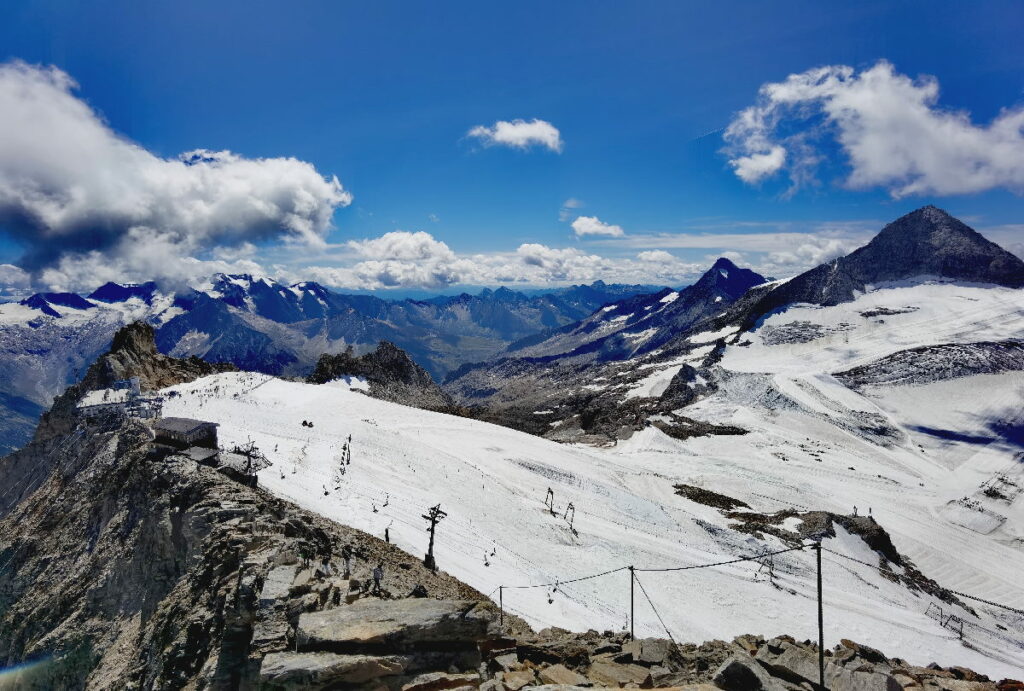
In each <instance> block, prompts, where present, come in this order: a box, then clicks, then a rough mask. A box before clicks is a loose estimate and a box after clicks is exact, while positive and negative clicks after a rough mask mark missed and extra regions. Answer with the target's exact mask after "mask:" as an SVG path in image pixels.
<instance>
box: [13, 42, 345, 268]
mask: <svg viewBox="0 0 1024 691" xmlns="http://www.w3.org/2000/svg"><path fill="white" fill-rule="evenodd" d="M76 88H77V85H76V84H75V82H74V81H73V80H72V78H71V77H70V76H69V75H68V74H66V73H65V72H63V71H61V70H59V69H57V68H54V67H38V66H32V65H27V64H25V63H20V62H12V63H6V64H3V65H0V223H2V225H3V227H4V228H5V229H6V230H7V232H8V233H10V234H12V235H13V236H14V237H15V239H16V240H17V241H18V242H19V243H20V244H23V245H24V246H25V247H26V248H27V253H26V255H25V257H24V259H23V260H22V261H21V265H22V268H24V269H25V270H27V271H29V272H31V273H33V274H34V275H35V276H36V277H37V278H38V279H39V280H40V281H41V282H42V283H45V284H48V285H50V286H52V287H54V288H61V287H68V288H70V287H73V286H79V285H82V284H83V282H85V281H88V282H89V283H96V282H97V281H99V282H102V281H103V280H106V279H115V278H123V277H124V276H125V275H137V276H150V277H152V278H158V279H164V280H186V279H188V278H191V277H195V276H197V275H200V274H209V273H210V270H211V269H216V268H217V267H220V266H226V265H227V264H228V262H224V261H217V260H213V261H201V260H199V259H197V258H196V257H198V256H202V255H203V254H204V253H208V252H213V251H215V250H217V249H219V248H230V247H235V246H240V245H243V244H245V243H262V242H268V241H283V242H288V243H302V244H312V245H316V244H322V243H323V242H324V238H325V236H326V235H327V233H328V231H329V230H330V229H331V218H332V215H333V213H334V210H335V209H336V208H338V207H340V206H347V205H348V204H349V203H351V201H352V195H351V194H349V193H348V192H347V191H346V190H345V189H344V188H343V187H342V185H341V183H340V182H339V181H338V179H337V178H336V177H325V176H323V175H321V174H320V173H319V172H317V170H316V169H315V168H314V167H313V166H312V165H311V164H309V163H306V162H303V161H299V160H297V159H294V158H263V159H249V158H245V157H243V156H239V155H237V154H233V153H231V152H229V151H206V150H201V149H200V150H196V151H190V152H186V153H184V154H182V155H181V156H179V157H178V158H174V159H166V158H161V157H159V156H156V155H154V154H153V153H151V152H149V151H147V150H146V149H144V148H143V147H141V146H139V145H138V144H135V143H133V142H131V141H128V140H127V139H125V138H124V137H122V136H120V135H118V134H117V133H116V132H114V131H113V130H112V129H111V128H110V127H109V126H108V125H107V123H106V122H104V120H103V119H102V117H101V116H100V115H99V114H98V113H97V112H96V111H94V110H93V109H92V108H91V107H90V106H89V105H88V104H87V103H86V102H85V101H83V100H81V99H80V98H78V97H77V96H76V95H75V90H76Z"/></svg>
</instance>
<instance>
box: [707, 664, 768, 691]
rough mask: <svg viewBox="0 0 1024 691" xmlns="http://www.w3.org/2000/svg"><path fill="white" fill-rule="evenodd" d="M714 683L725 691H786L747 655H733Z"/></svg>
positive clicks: (720, 670)
mask: <svg viewBox="0 0 1024 691" xmlns="http://www.w3.org/2000/svg"><path fill="white" fill-rule="evenodd" d="M713 681H714V682H715V684H716V685H717V686H718V688H720V689H724V691H785V687H783V686H782V684H781V683H779V682H778V681H776V680H775V679H772V677H771V675H769V674H768V672H766V671H765V669H764V667H762V666H761V665H759V664H758V663H757V662H755V661H754V660H752V659H751V658H750V657H747V656H746V655H733V656H732V657H730V658H729V659H728V660H726V661H725V662H724V663H722V666H721V667H719V668H718V671H716V672H715V675H714V677H713Z"/></svg>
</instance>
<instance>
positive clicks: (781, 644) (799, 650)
mask: <svg viewBox="0 0 1024 691" xmlns="http://www.w3.org/2000/svg"><path fill="white" fill-rule="evenodd" d="M755 659H756V660H757V661H758V662H760V663H761V664H762V665H763V666H764V667H765V669H767V670H768V671H769V672H770V673H771V674H772V676H776V677H779V678H781V679H785V680H786V681H791V682H793V683H796V684H799V683H800V682H802V681H809V682H811V683H817V682H818V652H817V650H812V649H810V648H803V647H801V646H798V645H796V644H795V643H791V642H789V641H786V640H779V639H773V640H772V641H770V642H769V643H768V645H766V646H764V647H763V648H761V649H760V650H758V651H757V656H756V657H755Z"/></svg>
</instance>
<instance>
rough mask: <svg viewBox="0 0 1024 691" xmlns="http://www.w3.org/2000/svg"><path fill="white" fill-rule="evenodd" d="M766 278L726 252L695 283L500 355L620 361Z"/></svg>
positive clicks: (611, 309) (619, 305) (613, 308)
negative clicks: (590, 357)
mask: <svg viewBox="0 0 1024 691" xmlns="http://www.w3.org/2000/svg"><path fill="white" fill-rule="evenodd" d="M764 281H765V279H764V277H763V276H761V275H760V274H757V273H755V272H753V271H751V270H750V269H741V268H739V267H738V266H736V265H735V264H733V263H732V262H731V261H729V260H728V259H726V258H725V257H722V258H721V259H719V260H718V261H716V262H715V263H714V264H713V265H712V266H711V268H710V269H708V270H707V271H706V272H705V273H704V275H703V276H701V277H700V279H699V280H698V281H697V282H696V283H694V284H693V285H690V286H687V287H686V288H683V289H681V290H678V291H675V290H669V289H665V290H662V291H659V292H657V293H653V294H650V295H638V296H636V297H633V298H629V299H627V300H623V301H621V302H616V303H613V304H611V305H608V306H607V307H603V308H602V309H600V310H598V311H597V312H595V313H593V314H592V315H590V316H588V317H587V318H586V319H582V320H580V321H578V322H575V323H573V324H569V325H567V326H564V327H562V328H561V329H556V330H554V331H553V332H548V333H541V334H537V335H536V336H530V337H527V338H525V339H522V340H520V341H517V342H516V343H513V344H512V345H510V346H509V347H508V348H507V349H506V350H505V352H503V353H502V354H501V356H500V357H506V356H507V357H526V358H550V357H553V356H564V357H573V356H577V355H586V354H591V353H592V354H593V356H594V357H595V358H596V359H599V360H621V359H624V358H628V357H632V356H634V355H637V354H642V353H646V352H650V351H652V350H655V349H656V348H659V347H661V346H662V345H664V344H665V343H666V342H667V341H669V340H671V339H672V338H674V337H675V336H676V334H678V333H680V332H682V331H685V330H687V329H688V328H690V327H691V326H693V325H694V324H695V323H697V322H698V321H701V320H702V319H706V318H707V317H708V316H709V315H710V314H713V313H715V312H721V311H722V310H723V309H724V308H725V307H726V306H728V305H730V304H732V303H733V302H735V301H736V300H737V299H738V298H740V297H741V296H742V295H743V294H744V293H746V292H747V291H748V290H749V289H750V288H753V287H754V286H756V285H760V284H762V283H764Z"/></svg>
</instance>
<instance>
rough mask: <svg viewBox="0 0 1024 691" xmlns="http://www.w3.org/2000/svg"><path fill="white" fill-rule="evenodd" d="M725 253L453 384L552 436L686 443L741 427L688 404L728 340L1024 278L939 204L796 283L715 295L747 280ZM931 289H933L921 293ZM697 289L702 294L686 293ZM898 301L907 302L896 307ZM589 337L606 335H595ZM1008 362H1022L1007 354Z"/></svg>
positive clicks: (937, 307) (750, 277)
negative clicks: (710, 419)
mask: <svg viewBox="0 0 1024 691" xmlns="http://www.w3.org/2000/svg"><path fill="white" fill-rule="evenodd" d="M726 261H727V260H719V262H718V263H716V265H715V267H712V269H711V270H709V271H708V273H706V274H705V276H704V277H703V278H702V279H701V281H699V282H698V283H697V284H695V285H694V286H691V288H688V289H686V290H684V291H680V292H679V293H678V295H679V296H680V297H679V298H678V299H676V300H674V301H672V302H670V303H669V304H668V305H667V306H661V307H660V308H659V305H658V304H651V303H654V302H655V301H657V300H672V295H673V293H668V294H663V295H662V297H660V298H655V297H651V298H648V299H643V298H641V299H635V300H631V301H625V302H622V303H618V304H614V305H608V306H606V307H605V308H603V309H602V311H601V312H600V313H599V314H596V315H592V316H591V317H589V318H588V319H587V320H584V321H581V322H579V323H577V324H572V325H569V326H567V327H564V328H563V329H561V330H559V331H558V332H556V333H554V334H553V335H546V336H545V337H544V338H538V339H535V340H536V341H537V342H533V341H532V340H527V341H524V342H520V343H519V344H515V345H513V346H512V347H510V349H509V351H508V353H507V355H506V354H503V355H502V356H499V357H498V358H496V359H494V360H492V361H490V362H486V363H482V364H477V365H470V366H465V367H463V368H462V369H460V370H458V371H456V372H454V373H453V374H452V375H450V376H449V378H448V380H447V381H446V382H445V388H446V390H448V391H449V392H450V393H451V394H452V395H453V396H455V397H456V399H458V400H460V401H461V402H463V403H465V404H469V405H478V406H482V407H484V408H486V409H487V410H488V417H487V419H491V420H494V421H498V422H501V423H503V424H509V425H512V426H514V427H516V428H518V429H522V430H526V431H530V432H533V433H535V434H544V435H546V436H548V437H550V438H552V439H560V440H584V441H586V440H589V441H598V440H602V439H603V440H605V441H609V440H614V439H616V438H623V437H628V436H629V435H630V434H632V433H633V431H635V430H637V429H643V428H644V427H646V426H648V425H652V424H653V425H658V426H661V427H662V428H663V429H668V430H669V431H670V433H672V434H675V435H676V436H684V437H687V436H692V435H693V434H706V433H709V432H710V433H733V431H734V430H733V427H732V426H726V427H724V428H720V429H714V428H710V427H708V426H707V425H700V424H696V423H695V421H694V420H692V419H691V418H690V417H689V416H688V413H687V412H686V411H687V408H686V407H687V406H688V405H689V404H691V403H693V402H695V401H697V400H699V399H701V398H702V397H705V396H707V395H709V394H710V393H712V392H713V391H714V390H716V388H717V387H718V386H719V382H718V371H719V370H717V369H716V367H717V366H718V363H719V361H720V359H721V357H722V355H723V353H724V350H725V348H726V345H727V344H730V345H735V346H737V347H747V346H749V345H750V344H751V342H752V336H751V334H756V335H757V336H758V338H767V339H768V340H769V342H770V343H784V342H819V341H821V339H823V338H828V337H831V336H832V335H834V334H836V333H846V332H847V331H855V330H857V328H858V327H859V323H863V322H865V320H867V321H868V322H869V323H872V324H875V325H876V326H877V325H878V324H880V323H885V322H886V320H891V321H895V322H896V323H902V321H903V320H904V319H907V318H904V317H901V316H899V315H903V314H909V313H914V312H918V311H921V313H925V314H932V315H938V314H942V313H943V312H945V311H955V310H957V309H958V307H959V305H960V304H962V301H963V300H965V299H967V300H972V301H990V300H995V301H996V302H997V304H1003V303H1004V302H1005V301H1006V300H1010V301H1011V303H1013V301H1014V300H1015V299H1016V296H1017V295H1018V294H1019V293H1020V292H1021V290H1020V286H1024V262H1022V261H1021V260H1020V259H1018V258H1017V257H1015V256H1014V255H1012V254H1010V253H1009V252H1006V251H1005V250H1003V249H1002V248H1000V247H999V246H998V245H995V244H994V243H991V242H989V241H988V240H986V239H985V238H983V237H982V236H981V235H979V234H978V233H977V232H975V231H974V230H972V229H971V228H969V227H967V226H966V225H964V224H963V223H961V222H960V221H957V220H956V219H954V218H952V217H951V216H949V215H948V214H946V213H945V212H943V211H941V210H939V209H936V208H934V207H924V208H922V209H919V210H917V211H915V212H913V213H911V214H908V215H907V216H904V217H903V218H900V219H899V220H897V221H895V222H893V223H891V224H889V225H888V226H886V227H885V228H884V229H883V230H882V231H881V232H880V233H879V234H878V235H877V236H876V237H875V238H874V239H873V240H872V241H871V242H869V243H868V244H867V245H865V246H864V247H862V248H860V249H858V250H856V251H854V252H852V253H851V254H850V255H848V256H846V257H841V258H839V259H837V260H835V261H832V262H829V263H828V264H823V265H821V266H819V267H816V268H814V269H811V270H810V271H807V272H805V273H803V274H800V275H799V276H796V277H794V278H792V279H789V280H782V281H772V282H769V283H762V282H761V280H760V277H759V276H757V275H756V274H753V272H748V274H747V275H746V276H743V277H742V278H740V279H739V280H738V281H737V283H736V284H735V285H734V286H733V288H734V289H733V290H731V291H727V292H724V294H719V293H718V292H716V291H715V290H708V289H707V286H708V285H712V286H719V285H720V283H719V281H721V280H727V278H726V277H725V276H722V275H721V273H722V272H723V271H724V272H726V273H729V274H730V275H736V273H737V270H736V269H735V268H731V269H730V268H727V267H726V265H725V264H723V262H726ZM730 266H731V265H730ZM716 267H717V268H716ZM702 284H703V286H704V289H701V287H702ZM923 286H932V288H931V289H928V290H926V291H925V292H924V293H916V292H914V289H915V288H921V289H923V288H922V287H923ZM972 287H976V288H977V289H978V290H979V291H980V292H978V293H977V296H976V297H964V295H963V292H962V291H963V290H969V289H973V288H972ZM961 289H962V290H961ZM743 290H745V292H742V294H739V293H741V291H743ZM689 291H694V292H696V293H697V295H698V296H699V297H698V296H695V297H694V298H688V297H686V295H687V293H688V292H689ZM893 291H895V292H893ZM901 291H903V292H901ZM958 291H960V292H958ZM871 295H874V296H876V297H882V296H886V300H885V301H884V302H885V303H886V304H885V305H884V306H880V307H877V308H876V307H872V306H871V303H870V301H869V302H868V305H867V306H864V307H862V308H861V311H860V312H857V313H856V318H855V319H853V318H852V317H851V319H853V321H848V322H842V323H836V324H828V325H825V324H818V323H815V322H814V320H806V321H807V323H806V324H805V323H802V322H800V321H793V320H788V319H786V318H785V316H784V315H788V314H796V313H802V312H801V311H800V308H801V307H802V306H804V305H815V306H822V307H823V306H836V305H841V304H848V303H850V302H851V301H853V302H856V301H858V300H866V299H868V298H867V297H866V296H871ZM712 296H713V297H712ZM892 296H896V297H892ZM900 296H905V297H900ZM891 297H892V300H893V301H895V302H901V303H902V304H897V305H889V304H888V301H889V299H890V298H891ZM677 302H678V303H679V304H680V305H682V306H683V309H684V311H683V312H682V318H681V319H680V318H676V317H675V315H674V314H672V307H673V305H675V304H676V303H677ZM691 303H692V305H693V307H692V308H691V307H690V304H691ZM858 304H860V303H858ZM1013 309H1016V308H1013ZM1013 309H1011V310H1010V311H1009V312H1008V313H1007V315H1006V318H1007V319H1009V322H1008V323H1009V324H1011V325H1012V326H1011V327H1010V329H1009V331H1008V332H1006V333H1005V334H1004V337H1009V338H1020V337H1022V336H1024V334H1022V333H1021V332H1020V330H1019V329H1020V326H1019V323H1018V322H1019V318H1018V317H1019V315H1017V314H1016V313H1014V312H1013ZM879 310H881V311H879ZM677 312H678V309H677ZM645 313H647V314H645ZM606 315H616V316H606ZM663 315H670V316H669V317H668V318H665V317H664V316H663ZM615 320H618V321H617V322H616V321H615ZM780 320H782V321H781V322H780ZM911 321H912V320H911ZM768 322H770V323H768ZM620 323H621V324H622V325H623V328H621V329H619V328H617V327H618V326H619V324H620ZM647 324H651V327H650V328H645V326H646V325H647ZM627 325H630V326H627ZM601 329H608V330H609V331H610V333H609V334H608V335H607V336H606V335H604V334H601V333H600V330H601ZM590 334H596V337H593V338H592V340H590V341H587V340H586V339H587V337H588V336H589V335H590ZM844 338H845V336H844ZM919 339H925V342H926V343H927V344H928V345H934V344H941V343H943V341H932V340H930V338H928V337H926V335H925V334H914V335H912V337H910V338H909V339H908V340H907V341H906V343H907V347H913V345H915V344H918V340H919ZM754 340H756V339H754ZM608 342H610V343H611V344H612V345H611V346H610V347H609V346H608V345H606V343H608ZM954 342H957V343H958V342H961V341H954ZM623 343H628V344H629V345H630V346H631V347H623V345H622V344H623ZM752 350H756V348H752ZM922 358H925V356H924V355H921V354H919V355H918V356H917V359H918V360H921V359H922ZM1008 359H1009V360H1012V359H1013V358H1012V356H1009V357H1007V356H1005V355H1004V356H1003V357H1002V358H1001V360H1002V361H1006V360H1008ZM979 367H980V365H979ZM1022 368H1024V366H1022Z"/></svg>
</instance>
